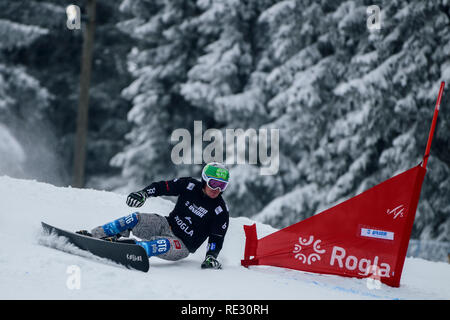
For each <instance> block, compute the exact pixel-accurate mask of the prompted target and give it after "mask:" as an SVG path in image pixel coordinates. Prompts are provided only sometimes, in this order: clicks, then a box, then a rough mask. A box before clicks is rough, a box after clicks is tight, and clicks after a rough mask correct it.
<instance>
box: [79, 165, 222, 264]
mask: <svg viewBox="0 0 450 320" xmlns="http://www.w3.org/2000/svg"><path fill="white" fill-rule="evenodd" d="M228 181H229V171H228V169H227V168H226V167H225V166H224V165H223V164H220V163H217V162H213V163H209V164H207V165H206V166H205V167H204V168H203V170H202V181H201V182H200V181H198V180H196V179H194V178H191V177H185V178H178V179H174V180H171V181H159V182H153V183H152V184H150V185H149V186H147V187H146V188H144V189H142V190H139V191H136V192H132V193H131V194H129V195H128V197H127V201H126V203H127V205H128V206H130V207H141V206H142V205H143V204H144V202H145V201H146V199H147V198H149V197H158V196H178V199H177V202H176V204H175V207H174V209H173V210H172V212H171V213H170V214H169V216H167V217H165V216H161V215H159V214H157V213H140V212H135V213H132V214H130V215H128V216H125V217H122V218H119V219H116V220H114V221H112V222H110V223H107V224H105V225H103V226H98V227H96V228H94V229H92V230H91V232H87V231H84V230H83V231H79V232H78V233H81V234H85V235H90V236H93V237H96V238H103V239H109V240H113V241H114V240H117V239H118V238H120V237H128V236H129V235H130V231H131V232H132V233H133V235H134V236H136V237H138V238H140V239H142V240H143V241H137V242H136V243H137V244H139V245H141V246H143V247H144V248H145V249H146V251H147V253H148V255H149V257H150V256H158V257H159V258H162V259H165V260H171V261H176V260H180V259H183V258H186V257H187V256H188V255H189V253H194V252H195V251H196V250H197V249H198V248H199V247H200V246H201V245H202V244H203V242H204V241H205V240H206V238H208V239H209V240H208V246H207V252H206V258H205V260H204V261H203V263H202V265H201V267H202V268H203V269H204V268H214V269H221V264H220V263H219V261H218V260H217V256H218V254H219V252H220V250H221V249H222V245H223V242H224V238H225V234H226V232H227V229H228V223H229V214H228V207H227V205H226V204H225V201H224V199H223V198H222V193H223V192H224V191H225V189H226V188H227V185H228Z"/></svg>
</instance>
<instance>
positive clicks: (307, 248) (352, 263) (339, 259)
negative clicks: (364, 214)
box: [292, 229, 391, 279]
mask: <svg viewBox="0 0 450 320" xmlns="http://www.w3.org/2000/svg"><path fill="white" fill-rule="evenodd" d="M369 230H371V231H380V230H372V229H369ZM321 243H322V240H319V239H314V236H310V237H309V238H302V237H299V238H298V243H296V244H295V245H294V250H293V251H292V253H294V254H295V255H294V258H295V259H297V260H298V261H299V262H301V263H303V264H308V265H311V264H313V263H315V262H317V261H320V260H321V259H322V258H323V254H324V253H325V252H326V250H325V249H322V248H321ZM311 247H312V248H311ZM311 249H312V250H311ZM311 251H313V252H311ZM324 263H326V262H324ZM329 265H330V266H332V267H335V268H340V269H345V270H347V271H353V272H357V273H358V275H360V276H366V277H373V276H376V277H377V279H379V278H380V277H385V278H389V277H390V275H391V266H390V265H389V264H388V263H384V262H381V263H380V258H379V257H378V256H375V257H373V258H367V257H364V258H358V257H356V256H354V255H351V254H348V253H347V251H346V250H345V249H344V248H342V247H339V246H333V249H332V252H331V257H330V261H329Z"/></svg>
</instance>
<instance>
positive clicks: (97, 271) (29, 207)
mask: <svg viewBox="0 0 450 320" xmlns="http://www.w3.org/2000/svg"><path fill="white" fill-rule="evenodd" d="M125 197H126V196H125V195H123V194H118V193H112V192H105V191H97V190H88V189H75V188H70V187H69V188H60V187H55V186H53V185H50V184H44V183H40V182H36V181H30V180H18V179H13V178H9V177H0V198H1V201H0V225H1V226H2V232H1V233H0V241H1V243H2V246H1V250H0V270H2V272H1V273H0V287H1V288H2V290H0V299H170V300H173V299H201V300H210V299H214V300H216V299H220V300H228V299H233V300H234V299H237V300H241V299H250V300H261V299H273V300H280V299H283V300H291V299H450V287H449V286H448V284H449V283H450V264H448V263H444V262H431V261H426V260H422V259H415V258H407V259H406V262H405V266H404V270H403V276H402V280H401V286H400V288H392V287H389V286H386V285H384V284H381V285H380V287H378V286H373V285H368V282H367V280H365V279H353V278H343V277H339V276H331V275H320V274H312V273H305V272H300V271H296V270H289V269H283V268H276V267H269V266H253V267H250V268H248V269H247V268H244V267H242V266H241V265H240V260H241V259H242V258H243V254H244V245H245V236H244V232H243V225H249V224H253V223H254V221H252V220H250V219H248V218H243V217H241V218H231V220H230V227H229V230H228V233H227V236H226V239H225V244H224V247H223V249H222V252H221V253H220V255H219V260H220V261H221V262H222V264H223V269H222V270H202V269H201V268H200V264H201V262H202V260H203V258H204V255H205V249H206V243H205V244H204V245H203V246H202V247H200V249H199V250H198V251H197V252H196V253H195V254H192V255H190V256H189V257H188V258H186V259H185V260H181V261H177V262H169V261H164V260H161V259H158V258H156V257H152V258H150V270H149V272H148V273H143V272H139V271H135V270H129V269H126V268H125V267H122V266H120V265H117V264H114V263H112V262H110V261H106V260H104V259H100V258H97V257H94V256H92V255H90V254H87V253H86V252H84V251H82V250H79V249H77V248H75V247H73V246H71V245H68V244H67V243H66V242H65V241H64V239H63V238H57V237H55V236H49V235H46V234H44V233H43V232H42V230H41V225H40V222H41V221H44V222H47V223H49V224H52V225H55V226H58V227H60V228H63V229H66V230H72V231H74V230H79V229H90V228H93V227H95V226H97V225H100V224H104V223H106V222H109V221H111V220H113V219H115V218H118V217H121V216H124V215H127V214H129V213H131V212H133V211H135V210H133V209H132V208H129V207H127V206H126V204H125ZM173 205H174V204H173V202H172V201H170V200H167V199H162V198H150V199H148V200H147V202H146V204H145V205H144V206H143V207H142V208H139V211H140V212H156V213H160V214H163V215H167V214H168V213H169V212H170V211H171V209H172V208H173ZM257 230H258V236H259V237H262V236H265V235H267V234H270V233H272V232H275V231H276V229H274V228H272V227H271V226H269V225H264V224H261V223H257ZM55 248H59V249H62V250H64V251H61V250H57V249H55ZM65 251H69V252H71V253H74V254H70V253H68V252H65ZM74 270H75V271H76V273H75V271H74ZM75 274H76V275H77V276H78V278H77V279H78V280H79V281H78V282H75V285H74V282H72V281H73V276H74V275H75Z"/></svg>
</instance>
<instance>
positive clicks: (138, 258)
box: [127, 253, 142, 261]
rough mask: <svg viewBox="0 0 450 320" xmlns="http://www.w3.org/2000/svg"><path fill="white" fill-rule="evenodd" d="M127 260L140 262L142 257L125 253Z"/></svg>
mask: <svg viewBox="0 0 450 320" xmlns="http://www.w3.org/2000/svg"><path fill="white" fill-rule="evenodd" d="M127 260H131V261H142V256H137V255H135V254H128V253H127Z"/></svg>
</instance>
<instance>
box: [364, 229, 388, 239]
mask: <svg viewBox="0 0 450 320" xmlns="http://www.w3.org/2000/svg"><path fill="white" fill-rule="evenodd" d="M361 236H362V237H367V238H375V239H384V240H394V232H391V231H384V230H376V229H368V228H361Z"/></svg>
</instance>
